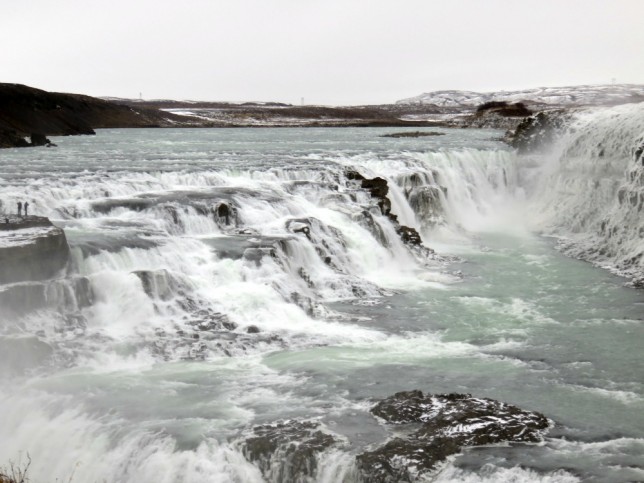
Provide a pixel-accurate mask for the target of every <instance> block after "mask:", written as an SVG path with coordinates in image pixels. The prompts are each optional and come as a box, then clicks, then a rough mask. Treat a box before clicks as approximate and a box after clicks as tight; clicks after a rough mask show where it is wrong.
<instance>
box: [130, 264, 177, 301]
mask: <svg viewBox="0 0 644 483" xmlns="http://www.w3.org/2000/svg"><path fill="white" fill-rule="evenodd" d="M132 273H133V274H134V275H136V276H137V277H138V278H139V280H141V284H142V285H143V290H144V291H145V293H146V295H147V296H148V297H150V298H156V299H160V300H170V299H171V298H172V297H173V295H174V291H175V290H174V288H175V287H174V285H175V284H174V283H173V280H172V277H171V276H170V273H169V272H168V271H167V270H163V269H162V270H136V271H134V272H132Z"/></svg>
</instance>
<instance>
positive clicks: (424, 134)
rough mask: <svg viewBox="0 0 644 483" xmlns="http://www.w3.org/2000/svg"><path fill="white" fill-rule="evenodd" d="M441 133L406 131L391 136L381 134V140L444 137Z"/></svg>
mask: <svg viewBox="0 0 644 483" xmlns="http://www.w3.org/2000/svg"><path fill="white" fill-rule="evenodd" d="M444 135H445V133H443V132H434V131H408V132H394V133H391V134H383V135H382V136H380V137H381V138H421V137H431V136H444Z"/></svg>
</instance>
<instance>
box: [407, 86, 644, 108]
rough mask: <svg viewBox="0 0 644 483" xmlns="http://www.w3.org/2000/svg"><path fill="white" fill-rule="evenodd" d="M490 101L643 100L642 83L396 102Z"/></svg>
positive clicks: (441, 94) (449, 94) (448, 94)
mask: <svg viewBox="0 0 644 483" xmlns="http://www.w3.org/2000/svg"><path fill="white" fill-rule="evenodd" d="M492 101H508V102H521V101H523V102H532V103H537V104H546V105H552V106H557V107H565V106H593V105H613V104H625V103H629V102H644V85H636V84H610V85H595V86H568V87H538V88H535V89H525V90H521V91H498V92H473V91H455V90H454V91H451V90H450V91H434V92H428V93H425V94H421V95H420V96H416V97H410V98H408V99H403V100H400V101H398V102H397V103H396V104H400V105H410V104H423V105H435V106H441V107H475V106H480V105H481V104H485V103H487V102H492Z"/></svg>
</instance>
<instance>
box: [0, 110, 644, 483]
mask: <svg viewBox="0 0 644 483" xmlns="http://www.w3.org/2000/svg"><path fill="white" fill-rule="evenodd" d="M629 112H630V111H627V112H626V116H627V117H628V115H630V114H629ZM639 112H640V113H641V109H640V111H639ZM619 113H620V111H618V114H619ZM622 114H623V113H622ZM638 119H639V118H638ZM638 122H639V121H638ZM638 126H639V125H637V126H636V129H637V128H638ZM390 131H391V130H383V129H371V128H370V129H230V130H188V129H184V130H104V131H100V132H99V133H98V135H97V136H95V137H75V138H60V139H57V140H55V142H57V143H58V144H59V147H58V148H56V149H45V148H43V149H32V150H6V151H3V152H1V153H0V189H1V193H2V201H3V202H4V203H5V204H4V207H5V209H8V207H13V206H14V205H15V201H16V200H18V199H28V200H29V201H30V204H31V207H32V210H33V212H34V213H36V214H39V215H43V216H48V217H49V218H51V219H52V221H54V222H55V223H56V224H57V225H58V226H61V227H63V228H64V229H65V232H66V235H67V239H68V242H69V245H70V247H71V254H72V259H71V261H70V264H69V268H68V270H67V272H66V273H65V274H61V276H60V278H59V279H57V280H54V281H49V282H46V283H47V300H46V301H45V302H42V301H40V302H39V305H38V306H35V305H29V304H27V306H24V304H23V305H22V306H20V307H18V306H17V305H18V304H17V302H14V305H15V306H6V307H0V315H1V316H2V323H1V325H0V334H1V335H0V337H1V338H2V344H3V345H2V347H3V348H4V349H3V352H4V353H3V354H0V357H4V360H3V368H4V370H3V371H2V372H1V373H0V377H2V379H0V381H1V382H2V388H3V390H2V393H1V394H0V412H1V414H2V418H1V420H0V463H1V462H3V461H4V462H6V461H9V460H14V461H17V460H18V459H19V458H20V457H21V455H22V458H23V459H24V457H25V455H26V454H27V453H28V454H29V456H30V457H31V459H32V465H31V467H30V476H31V478H32V481H34V482H37V483H40V482H48V481H56V479H58V480H60V481H67V480H68V479H69V478H70V477H72V478H73V481H79V482H93V481H110V482H111V481H123V482H125V481H131V482H152V481H154V482H168V483H169V482H179V481H184V482H202V481H203V482H210V481H216V482H219V481H222V482H223V481H237V482H252V481H265V480H266V479H270V474H271V473H265V474H262V473H261V472H260V470H259V469H258V467H257V466H255V465H254V464H252V463H251V462H249V461H247V459H246V458H245V457H244V456H243V454H242V450H241V442H242V441H243V439H244V435H245V434H247V432H248V430H249V428H251V427H252V426H254V425H257V424H262V423H271V422H274V421H278V420H285V419H293V418H297V419H303V420H311V419H314V420H317V421H319V422H321V423H322V425H323V427H324V428H325V431H328V432H329V433H332V434H334V435H335V436H336V437H337V438H338V439H339V440H341V441H343V442H344V443H343V444H342V445H339V446H337V447H334V449H332V450H330V451H326V452H323V453H322V454H321V455H320V456H319V465H318V469H317V471H316V472H315V474H314V475H313V476H311V477H310V478H309V480H307V479H306V477H305V476H303V477H302V478H303V479H302V480H301V481H326V482H335V481H353V480H354V478H355V471H354V461H355V460H354V456H355V455H356V454H358V453H360V452H361V451H364V450H365V448H368V447H370V445H374V444H380V443H381V442H382V441H383V440H384V439H386V438H387V437H388V432H387V430H386V429H385V428H384V427H383V425H381V424H379V423H378V421H377V420H376V419H374V418H373V417H372V416H371V415H370V414H369V412H368V410H369V408H370V407H371V406H372V405H373V403H374V401H375V400H377V399H381V398H384V397H386V396H389V395H391V394H393V393H395V392H397V391H402V390H410V389H421V390H423V391H427V392H431V393H447V392H460V393H472V394H473V395H476V396H480V397H490V398H494V399H498V400H502V401H506V402H509V403H512V404H515V405H517V406H519V407H522V408H525V409H528V410H533V411H539V412H542V413H543V414H545V415H546V416H547V417H548V418H550V419H551V420H553V422H554V427H553V428H552V429H551V431H550V432H549V433H548V435H547V437H546V439H545V441H544V443H543V444H539V445H527V444H524V445H506V446H495V447H476V448H470V449H468V450H466V451H464V452H463V453H461V454H460V455H458V456H456V457H453V458H451V459H450V460H449V461H448V462H447V464H445V465H443V466H442V467H441V468H440V469H439V471H438V472H437V473H433V474H431V475H428V476H426V477H425V478H426V479H427V480H428V481H539V482H550V481H557V482H568V481H597V482H627V481H644V456H643V455H644V352H643V351H642V340H644V292H642V290H637V289H634V288H629V287H627V286H625V285H624V284H625V281H626V279H623V278H620V277H618V276H616V275H613V274H611V273H610V272H609V271H606V270H602V269H600V268H597V267H595V266H593V265H591V264H589V263H587V262H584V261H580V260H577V259H574V258H569V257H566V256H565V255H563V254H562V253H561V252H559V251H557V250H556V249H555V244H556V240H555V239H554V238H552V237H543V236H540V235H538V234H536V233H534V231H533V230H534V229H535V228H537V229H541V230H544V229H545V230H547V232H548V233H550V234H553V235H567V234H568V233H567V232H566V229H565V228H566V226H567V225H566V224H565V223H563V224H559V225H557V223H559V221H558V218H557V217H563V218H566V217H565V216H564V215H565V213H566V212H565V208H566V203H568V205H574V203H571V202H570V201H569V200H568V199H565V198H562V200H561V203H560V204H558V206H557V210H555V211H557V213H554V214H551V216H549V217H546V216H545V213H546V212H548V209H547V208H548V206H550V205H551V204H552V203H554V202H553V201H552V198H553V197H554V195H552V194H551V193H547V194H544V190H545V188H544V183H546V184H548V183H550V185H553V186H555V185H556V184H557V183H556V182H553V181H550V182H546V181H544V180H547V179H550V180H552V179H554V178H553V176H561V175H560V174H557V173H556V169H555V168H553V167H552V166H551V165H550V164H548V163H551V158H547V157H533V158H530V159H528V158H521V157H518V156H517V155H516V154H515V153H514V152H512V151H511V150H509V149H508V148H507V147H505V146H504V145H503V144H501V143H500V142H498V141H496V140H495V139H496V138H498V137H499V136H500V134H501V133H499V132H496V131H489V130H443V131H441V132H442V133H444V135H443V136H436V137H423V138H418V139H414V138H402V139H390V138H381V137H380V135H381V134H384V133H386V132H390ZM643 131H644V129H643ZM638 134H639V133H638ZM624 142H625V141H624ZM629 149H630V148H629ZM609 154H610V151H609ZM629 155H630V154H629ZM603 156H604V154H602V157H603ZM629 159H630V158H629ZM627 162H628V161H624V163H627ZM629 169H631V168H630V166H628V165H627V164H624V167H623V169H621V170H620V169H615V170H614V171H615V172H614V173H613V174H612V176H614V178H615V179H614V180H613V182H612V185H614V187H613V190H614V191H615V192H616V191H617V190H619V189H620V186H622V185H623V184H624V183H625V182H627V177H626V175H625V173H626V172H627V171H628V170H629ZM352 171H357V172H359V173H360V174H361V175H363V176H364V177H367V178H373V177H376V176H380V177H383V178H385V179H387V181H388V187H389V194H388V198H389V200H390V201H391V208H392V213H394V214H395V215H397V217H398V220H399V222H400V223H401V224H402V225H405V226H409V227H412V228H416V229H417V230H418V231H419V232H420V233H421V235H422V237H423V241H424V243H425V245H426V246H428V247H431V248H434V249H435V250H436V251H437V253H438V254H439V255H440V256H437V255H434V254H431V253H429V252H427V251H423V250H419V249H417V248H414V247H411V248H410V247H409V246H408V245H406V244H405V243H403V241H402V240H401V238H400V237H399V236H398V234H397V233H396V231H395V230H396V228H395V226H394V224H392V222H391V220H390V219H389V218H387V217H386V216H384V215H383V214H382V213H381V212H380V210H379V209H378V207H377V206H376V204H375V201H374V200H373V199H372V198H371V196H370V195H369V193H368V192H367V191H365V190H364V189H361V187H360V185H359V183H356V182H355V181H352V179H351V176H349V175H348V174H347V173H349V172H352ZM544 173H545V174H544ZM557 179H559V178H557ZM631 181H632V179H631ZM561 183H563V182H561ZM564 184H565V183H564ZM567 186H570V185H567ZM606 189H608V188H606ZM560 191H562V192H563V191H565V190H560ZM602 193H603V195H605V196H607V197H608V196H609V194H606V193H604V192H602ZM584 195H585V193H584ZM561 196H563V195H561ZM571 196H576V194H575V193H572V195H571ZM544 199H548V200H549V201H548V203H549V204H547V205H544V203H545V202H544ZM544 206H546V208H544ZM620 206H621V205H620ZM597 211H598V209H596V210H595V211H594V213H595V216H600V215H599V214H597V213H596V212H597ZM562 213H563V214H562ZM638 213H639V215H638V214H635V215H633V214H632V213H630V212H629V213H627V214H625V215H624V217H626V218H628V217H630V218H628V219H630V220H634V221H631V223H635V224H637V223H641V221H642V213H641V212H638ZM533 215H534V216H533ZM588 216H590V215H588ZM588 216H586V219H588ZM626 218H625V219H626ZM600 221H601V220H599V221H597V222H593V223H595V224H598V223H600ZM537 222H538V225H537V224H536V223H537ZM566 223H567V222H566ZM593 223H591V222H588V223H587V225H589V226H590V225H593ZM557 226H559V228H556V227H557ZM584 226H586V225H584ZM593 226H594V225H593ZM641 226H642V225H640V227H641ZM544 227H547V228H544ZM636 228H638V227H635V228H633V230H631V231H630V232H628V233H626V234H625V235H624V236H625V237H627V236H631V238H632V236H635V237H637V236H640V235H638V231H637V229H636ZM574 231H575V233H576V236H579V237H581V236H582V235H583V233H582V231H583V230H581V229H580V228H579V227H578V228H577V229H576V230H574ZM594 240H596V241H597V240H598V239H597V238H594ZM583 243H587V240H586V239H583V240H581V241H579V243H578V244H575V245H574V246H583ZM597 243H599V242H597ZM624 243H626V244H627V245H628V247H627V249H628V250H631V252H629V253H630V257H631V258H632V256H633V255H632V251H633V250H641V249H643V247H642V239H641V237H640V238H639V241H638V240H637V239H635V240H632V239H628V241H627V242H624ZM620 246H621V247H623V246H624V245H623V244H622V243H620ZM620 253H621V252H620ZM605 254H606V251H604V255H605ZM624 257H625V256H624ZM624 257H623V258H624ZM589 258H591V259H593V258H592V257H590V256H589ZM624 259H625V258H624ZM629 259H630V258H629ZM593 260H594V261H597V262H598V263H604V264H607V265H609V268H612V269H615V270H619V269H620V268H623V267H622V266H620V265H619V263H618V262H615V264H614V265H612V266H611V265H610V263H608V262H606V260H605V258H604V259H601V260H599V259H593ZM629 267H630V268H629V270H630V272H629V271H628V270H625V273H626V272H627V273H629V274H631V275H632V274H633V273H634V271H633V269H632V265H629ZM5 289H7V288H6V287H5V288H4V289H3V287H2V286H0V291H1V290H5ZM11 303H12V302H9V303H8V304H9V305H11ZM5 304H7V302H5ZM25 341H29V342H28V343H25ZM18 342H20V345H19V344H18ZM11 346H14V347H19V348H20V350H19V351H18V352H19V353H18V354H16V351H14V352H12V351H11V349H10V347H11ZM275 464H277V465H279V461H277V460H276V462H275Z"/></svg>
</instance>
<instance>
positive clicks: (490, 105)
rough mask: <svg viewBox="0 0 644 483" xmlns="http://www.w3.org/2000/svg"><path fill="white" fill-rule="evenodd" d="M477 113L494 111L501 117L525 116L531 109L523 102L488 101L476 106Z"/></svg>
mask: <svg viewBox="0 0 644 483" xmlns="http://www.w3.org/2000/svg"><path fill="white" fill-rule="evenodd" d="M476 113H477V114H479V115H480V114H483V113H488V114H489V113H494V114H496V115H499V116H502V117H527V116H531V115H532V111H531V110H530V109H528V108H527V107H526V105H525V104H524V103H523V102H515V103H510V102H507V101H490V102H486V103H484V104H481V105H480V106H478V107H477V108H476Z"/></svg>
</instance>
